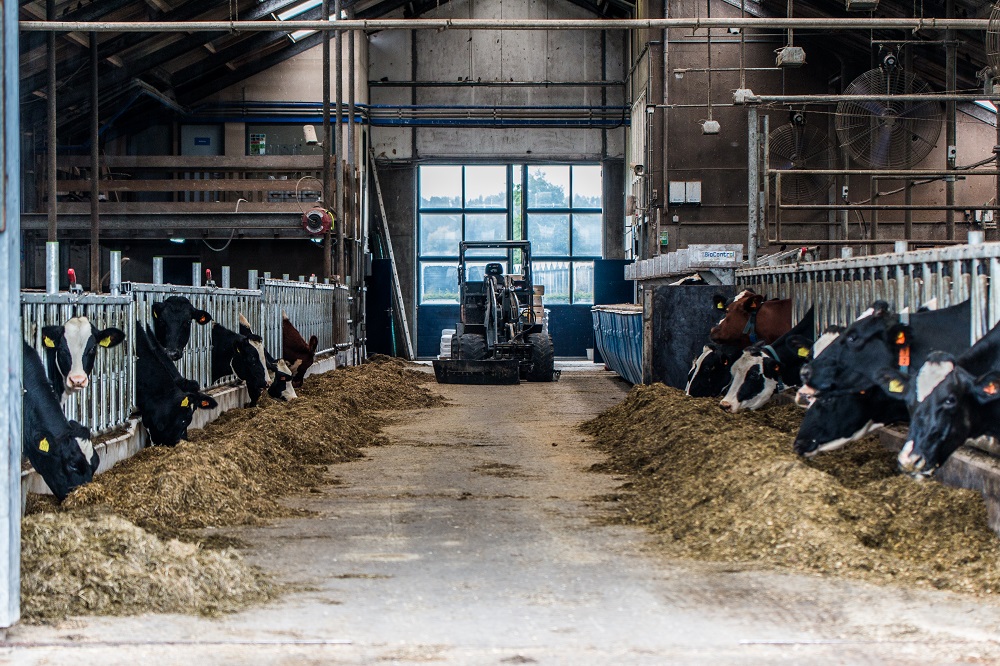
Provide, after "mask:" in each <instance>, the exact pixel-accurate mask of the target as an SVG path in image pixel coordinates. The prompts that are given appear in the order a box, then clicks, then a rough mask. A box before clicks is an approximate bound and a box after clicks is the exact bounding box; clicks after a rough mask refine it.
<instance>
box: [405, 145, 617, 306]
mask: <svg viewBox="0 0 1000 666" xmlns="http://www.w3.org/2000/svg"><path fill="white" fill-rule="evenodd" d="M418 192H419V212H418V232H417V238H418V246H417V253H418V255H419V271H418V280H419V282H420V284H419V293H420V303H421V304H447V303H457V302H458V273H457V264H456V263H455V258H456V257H457V256H458V244H459V242H460V241H462V240H507V239H511V238H514V239H520V238H527V239H528V240H530V241H531V252H532V259H533V263H534V266H533V273H534V276H535V282H536V283H537V284H541V285H545V297H544V302H545V303H549V304H572V303H579V304H590V303H593V302H594V259H599V258H600V257H601V253H602V251H603V225H602V204H603V198H602V174H601V167H600V166H599V165H594V164H572V165H570V164H545V165H521V164H514V165H464V166H462V165H429V166H421V167H420V170H419V184H418ZM470 256H473V257H476V262H475V264H474V265H472V264H470V278H471V279H476V275H481V273H482V269H483V266H485V264H486V262H487V261H499V262H501V263H503V264H504V265H505V267H506V265H507V256H506V254H505V253H504V252H502V251H493V250H479V251H477V252H475V253H470ZM512 259H513V262H514V266H513V269H514V270H515V271H516V270H520V269H519V266H520V262H521V256H520V252H514V253H513V257H512Z"/></svg>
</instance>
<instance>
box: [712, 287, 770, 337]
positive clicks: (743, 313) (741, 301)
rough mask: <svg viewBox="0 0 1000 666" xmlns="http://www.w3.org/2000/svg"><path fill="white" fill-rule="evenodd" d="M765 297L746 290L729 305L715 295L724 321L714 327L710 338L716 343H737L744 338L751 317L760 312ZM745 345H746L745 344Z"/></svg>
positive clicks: (714, 301)
mask: <svg viewBox="0 0 1000 666" xmlns="http://www.w3.org/2000/svg"><path fill="white" fill-rule="evenodd" d="M763 302H764V296H762V295H760V294H755V293H754V292H752V291H750V290H749V289H745V290H743V291H741V292H740V293H739V294H737V295H736V298H734V299H733V300H732V301H730V302H729V303H728V304H727V303H726V302H725V300H724V299H723V297H722V296H721V295H719V294H716V295H715V298H714V299H713V303H714V306H715V309H716V310H717V311H718V312H719V313H720V314H722V319H721V320H720V321H719V323H718V324H716V325H715V326H713V327H712V330H711V331H710V332H709V335H708V337H709V338H711V339H712V341H714V342H722V343H730V344H733V343H737V342H739V341H740V339H742V338H743V337H744V335H745V334H744V332H743V331H744V329H746V326H747V322H749V321H750V316H751V315H752V314H753V313H755V312H757V311H758V310H760V306H761V304H762V303H763ZM744 344H745V343H744Z"/></svg>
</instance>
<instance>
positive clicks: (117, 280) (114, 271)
mask: <svg viewBox="0 0 1000 666" xmlns="http://www.w3.org/2000/svg"><path fill="white" fill-rule="evenodd" d="M108 292H110V294H111V295H112V296H120V295H121V293H122V252H121V250H112V251H111V276H110V278H109V281H108Z"/></svg>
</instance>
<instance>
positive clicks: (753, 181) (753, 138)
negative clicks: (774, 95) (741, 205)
mask: <svg viewBox="0 0 1000 666" xmlns="http://www.w3.org/2000/svg"><path fill="white" fill-rule="evenodd" d="M757 127H758V125H757V107H755V106H751V107H749V108H748V109H747V261H748V262H749V263H750V267H751V268H753V267H754V266H756V265H757V228H758V224H757V219H758V218H757V216H758V212H759V211H758V204H759V201H760V199H759V198H758V195H757V190H758V189H759V186H758V183H759V182H760V177H759V176H758V174H757V164H758V162H759V152H758V150H757V145H758V143H759V141H760V139H759V137H758V135H757Z"/></svg>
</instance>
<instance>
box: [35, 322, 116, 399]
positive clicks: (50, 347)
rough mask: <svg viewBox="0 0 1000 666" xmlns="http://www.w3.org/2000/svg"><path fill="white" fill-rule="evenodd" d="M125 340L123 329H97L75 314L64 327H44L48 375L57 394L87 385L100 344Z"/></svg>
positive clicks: (109, 345)
mask: <svg viewBox="0 0 1000 666" xmlns="http://www.w3.org/2000/svg"><path fill="white" fill-rule="evenodd" d="M124 339H125V332H124V331H122V330H121V329H118V328H114V327H109V328H106V329H104V330H101V331H99V330H97V327H96V326H94V325H93V324H92V323H90V320H89V319H87V317H73V318H72V319H70V320H68V321H67V322H66V323H65V324H63V325H62V326H45V327H44V328H42V344H43V345H44V346H45V354H46V357H47V358H48V361H49V377H50V379H51V381H52V386H53V388H54V389H55V390H56V394H57V395H63V394H64V393H73V392H75V391H80V390H82V389H84V388H86V387H87V384H89V383H90V373H91V372H93V370H94V362H95V361H96V360H97V349H98V348H99V347H105V348H110V347H115V346H117V345H119V344H121V343H122V341H123V340H124Z"/></svg>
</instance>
